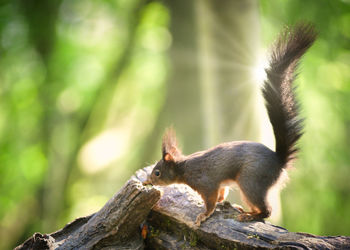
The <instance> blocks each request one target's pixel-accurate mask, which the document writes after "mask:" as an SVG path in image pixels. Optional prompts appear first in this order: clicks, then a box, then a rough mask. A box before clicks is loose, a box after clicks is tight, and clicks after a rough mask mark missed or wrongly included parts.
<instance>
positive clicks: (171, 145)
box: [162, 128, 182, 161]
mask: <svg viewBox="0 0 350 250" xmlns="http://www.w3.org/2000/svg"><path fill="white" fill-rule="evenodd" d="M162 153H163V159H164V160H165V161H175V160H176V159H177V158H178V157H179V156H181V155H182V153H181V150H180V149H179V148H178V147H177V140H176V136H175V131H174V130H173V129H172V128H168V129H167V130H166V131H165V134H164V136H163V143H162Z"/></svg>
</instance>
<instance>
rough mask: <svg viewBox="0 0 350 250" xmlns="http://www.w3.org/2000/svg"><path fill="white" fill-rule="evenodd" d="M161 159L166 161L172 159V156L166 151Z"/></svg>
mask: <svg viewBox="0 0 350 250" xmlns="http://www.w3.org/2000/svg"><path fill="white" fill-rule="evenodd" d="M163 159H164V161H167V162H170V161H174V157H173V156H172V155H171V154H169V153H166V154H165V155H164V157H163Z"/></svg>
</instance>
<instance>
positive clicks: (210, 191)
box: [151, 24, 316, 226]
mask: <svg viewBox="0 0 350 250" xmlns="http://www.w3.org/2000/svg"><path fill="white" fill-rule="evenodd" d="M315 39H316V32H315V31H314V29H313V26H311V25H306V24H299V25H296V26H295V27H294V28H292V29H289V28H287V29H286V30H285V31H284V32H282V34H281V35H280V37H279V39H278V41H277V42H276V44H275V46H274V47H273V49H272V52H271V58H270V67H269V68H268V69H266V73H267V78H268V79H267V81H265V84H264V87H263V90H262V91H263V96H264V98H265V101H266V108H267V111H268V114H269V118H270V121H271V124H272V127H273V130H274V134H275V138H276V150H275V152H274V151H272V150H270V149H269V148H267V147H266V146H264V145H262V144H260V143H256V142H249V141H234V142H228V143H222V144H219V145H217V146H216V147H213V148H211V149H208V150H205V151H201V152H196V153H194V154H191V155H188V156H185V155H183V154H182V153H181V151H180V150H179V148H178V146H177V142H176V136H175V132H174V131H173V130H172V129H169V130H167V131H166V133H165V135H164V137H163V144H162V153H163V157H162V159H161V160H160V161H159V162H158V163H157V164H156V166H155V167H154V169H153V172H152V174H151V182H152V184H154V185H168V184H172V183H185V184H187V185H189V186H190V187H191V188H192V189H194V190H196V191H197V192H198V193H199V194H200V195H201V196H202V198H203V200H204V203H205V206H206V211H205V212H204V213H201V214H199V215H198V217H197V220H196V224H197V225H198V226H199V225H200V223H201V222H202V221H204V220H205V219H206V218H208V217H209V216H210V215H211V214H212V213H213V211H214V209H215V206H216V203H217V202H221V201H223V200H224V198H225V193H226V192H225V186H227V185H229V184H230V183H231V182H236V183H237V184H238V186H239V188H240V190H241V195H242V198H243V200H245V201H246V203H247V204H248V206H249V207H250V209H251V212H243V213H242V214H240V215H239V216H238V218H237V219H238V220H240V221H251V220H260V219H263V218H267V217H269V216H270V214H271V207H270V206H269V204H268V202H267V194H268V191H269V189H270V188H271V187H272V186H273V185H274V184H276V183H277V181H278V180H279V178H280V175H281V173H282V172H283V171H284V168H285V167H286V166H287V163H288V162H289V161H290V160H291V159H292V158H293V157H294V156H295V153H296V152H297V150H298V149H297V147H296V146H295V144H296V142H297V141H298V139H299V138H300V136H301V135H302V132H301V128H302V127H301V123H302V120H301V119H300V118H299V117H298V104H297V103H296V101H295V98H294V93H293V86H292V83H293V80H294V78H295V73H294V72H295V70H296V66H297V64H298V61H299V59H300V58H301V56H302V55H303V54H304V53H305V52H306V50H307V49H308V48H309V47H310V46H311V45H312V43H313V42H314V40H315Z"/></svg>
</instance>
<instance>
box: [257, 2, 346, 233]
mask: <svg viewBox="0 0 350 250" xmlns="http://www.w3.org/2000/svg"><path fill="white" fill-rule="evenodd" d="M277 9H278V11H276V10H277ZM261 13H262V21H263V22H262V23H263V32H262V34H268V35H267V36H266V37H265V40H269V41H271V38H272V36H270V32H271V31H273V33H275V32H277V31H278V30H279V29H280V27H281V26H283V25H284V24H291V23H295V22H297V21H299V20H307V21H310V22H313V23H315V24H316V27H317V29H318V31H319V39H318V40H317V42H316V44H315V45H314V46H313V48H312V49H311V50H310V52H308V53H307V55H306V57H305V58H304V60H303V62H302V67H301V74H300V76H299V79H298V81H297V82H298V84H299V86H300V87H299V97H300V101H301V103H302V109H303V116H304V117H306V121H305V134H304V136H303V138H302V141H301V144H300V147H301V155H300V160H299V161H298V162H297V166H296V169H295V170H292V171H291V181H290V183H289V185H288V186H287V188H286V190H285V192H284V193H283V194H282V199H283V219H284V226H285V227H286V228H288V229H289V230H291V231H304V232H309V233H315V234H322V235H339V234H343V235H349V233H350V231H349V228H350V217H349V216H347V214H348V211H350V200H349V192H350V185H349V182H348V180H347V179H348V177H349V176H350V166H349V163H350V154H349V146H348V145H349V139H350V137H349V135H350V134H349V131H350V127H349V125H350V109H349V107H350V74H349V72H350V63H349V62H350V53H349V49H350V47H349V39H350V34H349V25H350V19H349V17H350V14H349V13H350V5H349V4H348V3H347V2H346V1H328V0H322V1H317V2H315V1H262V3H261Z"/></svg>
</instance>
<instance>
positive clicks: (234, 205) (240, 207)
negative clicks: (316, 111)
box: [232, 204, 244, 214]
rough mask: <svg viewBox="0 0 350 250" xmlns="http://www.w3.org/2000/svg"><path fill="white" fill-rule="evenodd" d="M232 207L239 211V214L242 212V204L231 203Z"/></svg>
mask: <svg viewBox="0 0 350 250" xmlns="http://www.w3.org/2000/svg"><path fill="white" fill-rule="evenodd" d="M232 207H233V208H234V209H236V210H237V211H238V212H240V213H241V214H243V213H244V210H243V207H242V206H240V205H238V204H233V205H232Z"/></svg>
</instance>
